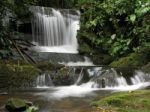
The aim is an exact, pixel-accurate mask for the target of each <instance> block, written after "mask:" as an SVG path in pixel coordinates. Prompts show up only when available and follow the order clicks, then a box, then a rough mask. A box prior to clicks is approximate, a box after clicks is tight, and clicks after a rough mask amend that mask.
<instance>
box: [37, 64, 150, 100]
mask: <svg viewBox="0 0 150 112" xmlns="http://www.w3.org/2000/svg"><path fill="white" fill-rule="evenodd" d="M77 71H78V70H77ZM85 71H86V72H85ZM71 74H73V76H74V77H76V78H75V80H74V84H71V85H68V86H65V85H64V86H63V85H62V86H54V85H55V84H53V85H51V84H52V83H53V82H49V84H47V85H45V84H43V85H36V87H38V88H53V89H56V92H54V93H53V96H54V97H59V98H63V97H68V96H76V97H77V96H79V97H80V96H82V95H85V94H88V93H91V92H93V91H98V90H114V91H132V90H137V89H140V88H146V87H149V86H150V74H148V73H144V72H142V71H135V72H134V74H133V76H131V77H130V78H128V79H126V77H124V76H122V75H121V73H120V74H118V73H117V72H116V70H114V69H106V70H105V69H103V68H102V67H93V68H92V69H86V70H85V69H84V68H82V69H80V72H79V71H78V73H76V69H75V68H74V73H72V72H71V73H70V75H71ZM87 74H88V76H89V79H88V80H87V81H86V82H85V81H84V82H83V80H84V75H87ZM41 76H43V77H45V78H42V77H41ZM41 76H39V77H38V78H37V80H38V81H39V80H40V82H45V79H46V77H47V75H45V74H43V75H41ZM49 76H51V75H50V74H49ZM77 76H78V77H77ZM50 80H51V81H52V79H51V78H50ZM48 85H49V86H48Z"/></svg>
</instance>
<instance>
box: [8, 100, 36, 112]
mask: <svg viewBox="0 0 150 112" xmlns="http://www.w3.org/2000/svg"><path fill="white" fill-rule="evenodd" d="M5 108H6V109H7V110H8V111H9V112H37V111H38V108H37V107H35V106H33V103H32V102H29V101H26V100H22V99H19V98H11V99H9V100H8V101H7V103H6V105H5Z"/></svg>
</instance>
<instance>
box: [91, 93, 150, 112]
mask: <svg viewBox="0 0 150 112" xmlns="http://www.w3.org/2000/svg"><path fill="white" fill-rule="evenodd" d="M149 99H150V91H149V90H140V91H134V92H124V93H117V94H114V95H111V96H108V97H106V98H104V99H101V100H98V101H93V102H92V105H93V106H97V107H102V108H111V109H112V110H113V111H115V112H149V109H150V100H149Z"/></svg>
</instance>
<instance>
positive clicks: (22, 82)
mask: <svg viewBox="0 0 150 112" xmlns="http://www.w3.org/2000/svg"><path fill="white" fill-rule="evenodd" d="M39 73H40V70H39V69H37V68H36V67H34V66H32V65H17V64H0V88H19V87H28V86H30V84H32V83H33V81H34V80H35V79H36V77H37V76H38V75H39Z"/></svg>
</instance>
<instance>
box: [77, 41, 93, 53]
mask: <svg viewBox="0 0 150 112" xmlns="http://www.w3.org/2000/svg"><path fill="white" fill-rule="evenodd" d="M78 51H79V53H80V54H87V55H92V54H93V53H94V50H93V49H92V48H91V47H90V46H89V45H88V44H86V43H83V44H81V45H80V47H79V49H78Z"/></svg>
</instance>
